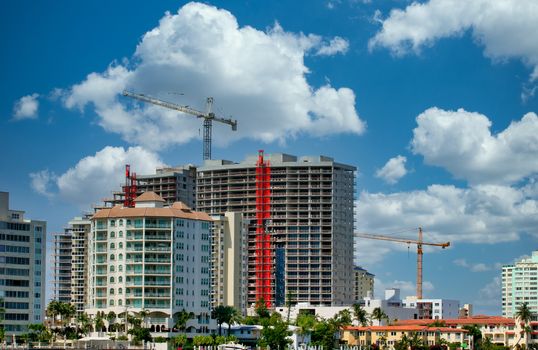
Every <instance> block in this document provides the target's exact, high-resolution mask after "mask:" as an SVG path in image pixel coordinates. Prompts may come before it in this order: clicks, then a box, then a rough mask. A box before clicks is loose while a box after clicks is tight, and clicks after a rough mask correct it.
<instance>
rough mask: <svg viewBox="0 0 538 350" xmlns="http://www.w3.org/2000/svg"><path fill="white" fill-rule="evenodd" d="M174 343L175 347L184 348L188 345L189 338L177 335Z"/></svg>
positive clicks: (173, 339) (173, 340)
mask: <svg viewBox="0 0 538 350" xmlns="http://www.w3.org/2000/svg"><path fill="white" fill-rule="evenodd" d="M172 343H173V344H174V346H175V347H183V346H184V345H185V344H186V343H187V336H186V335H185V334H180V335H176V336H175V337H174V338H172Z"/></svg>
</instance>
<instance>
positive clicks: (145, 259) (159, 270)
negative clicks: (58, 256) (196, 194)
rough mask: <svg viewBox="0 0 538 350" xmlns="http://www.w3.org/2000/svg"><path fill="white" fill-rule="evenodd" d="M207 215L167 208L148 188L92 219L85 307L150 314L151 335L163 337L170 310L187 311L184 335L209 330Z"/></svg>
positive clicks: (168, 329) (90, 311) (180, 207)
mask: <svg viewBox="0 0 538 350" xmlns="http://www.w3.org/2000/svg"><path fill="white" fill-rule="evenodd" d="M210 237H211V218H210V217H209V216H208V215H207V214H205V213H201V212H196V211H193V210H191V209H190V208H188V207H187V206H186V205H184V204H183V203H181V202H177V203H174V204H173V205H171V206H169V207H165V206H164V200H163V199H162V198H161V197H160V196H158V195H157V194H155V193H154V192H146V193H144V194H142V195H141V196H139V197H138V198H137V199H136V200H135V207H134V208H127V207H123V206H115V207H113V208H110V209H102V210H100V211H98V212H97V213H96V214H95V215H94V216H93V217H92V219H91V235H90V237H89V243H88V262H89V272H88V292H89V294H88V303H89V305H88V308H87V309H86V311H87V312H88V314H90V315H95V314H96V313H97V312H98V311H104V312H105V313H108V312H110V311H113V312H115V313H116V314H120V313H124V312H125V311H127V312H129V313H135V312H140V311H141V310H143V309H144V310H146V311H148V312H149V315H148V317H147V318H146V320H147V322H149V325H150V328H151V330H152V331H154V332H160V333H161V334H159V335H160V336H163V337H167V336H170V335H171V334H169V333H170V332H172V331H173V329H172V328H173V326H174V323H175V322H174V320H175V318H176V314H177V313H179V312H181V311H182V310H185V311H187V312H193V313H194V315H195V318H194V319H191V320H189V321H188V323H187V333H188V334H190V335H192V334H195V333H201V334H203V333H210V331H211V330H212V329H211V328H213V325H212V324H211V321H210V303H209V298H210V288H211V286H210V259H211V240H210Z"/></svg>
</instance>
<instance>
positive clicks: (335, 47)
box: [316, 36, 349, 56]
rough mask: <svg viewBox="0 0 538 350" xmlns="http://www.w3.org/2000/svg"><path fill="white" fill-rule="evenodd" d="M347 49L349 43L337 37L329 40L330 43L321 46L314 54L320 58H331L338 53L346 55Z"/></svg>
mask: <svg viewBox="0 0 538 350" xmlns="http://www.w3.org/2000/svg"><path fill="white" fill-rule="evenodd" d="M348 49H349V42H348V41H347V40H346V39H343V38H341V37H339V36H337V37H334V38H333V39H331V41H330V42H329V43H328V44H326V45H323V46H321V47H320V48H319V49H318V51H317V52H316V55H320V56H333V55H336V54H338V53H343V54H344V53H346V52H347V50H348Z"/></svg>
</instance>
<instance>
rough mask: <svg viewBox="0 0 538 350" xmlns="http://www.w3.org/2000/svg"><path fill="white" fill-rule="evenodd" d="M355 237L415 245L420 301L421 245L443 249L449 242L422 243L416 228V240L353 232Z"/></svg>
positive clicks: (419, 232)
mask: <svg viewBox="0 0 538 350" xmlns="http://www.w3.org/2000/svg"><path fill="white" fill-rule="evenodd" d="M355 237H360V238H367V239H377V240H380V241H390V242H398V243H406V244H407V245H410V244H416V245H417V299H422V256H423V255H424V252H423V251H422V246H423V245H429V246H435V247H441V248H443V249H445V248H447V247H449V246H450V242H444V243H431V242H424V241H423V240H422V227H419V228H418V240H414V239H407V238H397V237H390V236H383V235H374V234H371V233H361V232H355Z"/></svg>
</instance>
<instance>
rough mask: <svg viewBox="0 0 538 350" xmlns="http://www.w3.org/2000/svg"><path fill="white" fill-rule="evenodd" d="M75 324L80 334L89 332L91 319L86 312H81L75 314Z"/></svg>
mask: <svg viewBox="0 0 538 350" xmlns="http://www.w3.org/2000/svg"><path fill="white" fill-rule="evenodd" d="M77 324H78V327H79V329H80V332H81V333H82V334H84V335H87V334H88V333H89V331H90V327H91V320H90V317H89V316H88V314H87V313H85V312H83V313H80V314H79V315H78V316H77Z"/></svg>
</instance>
